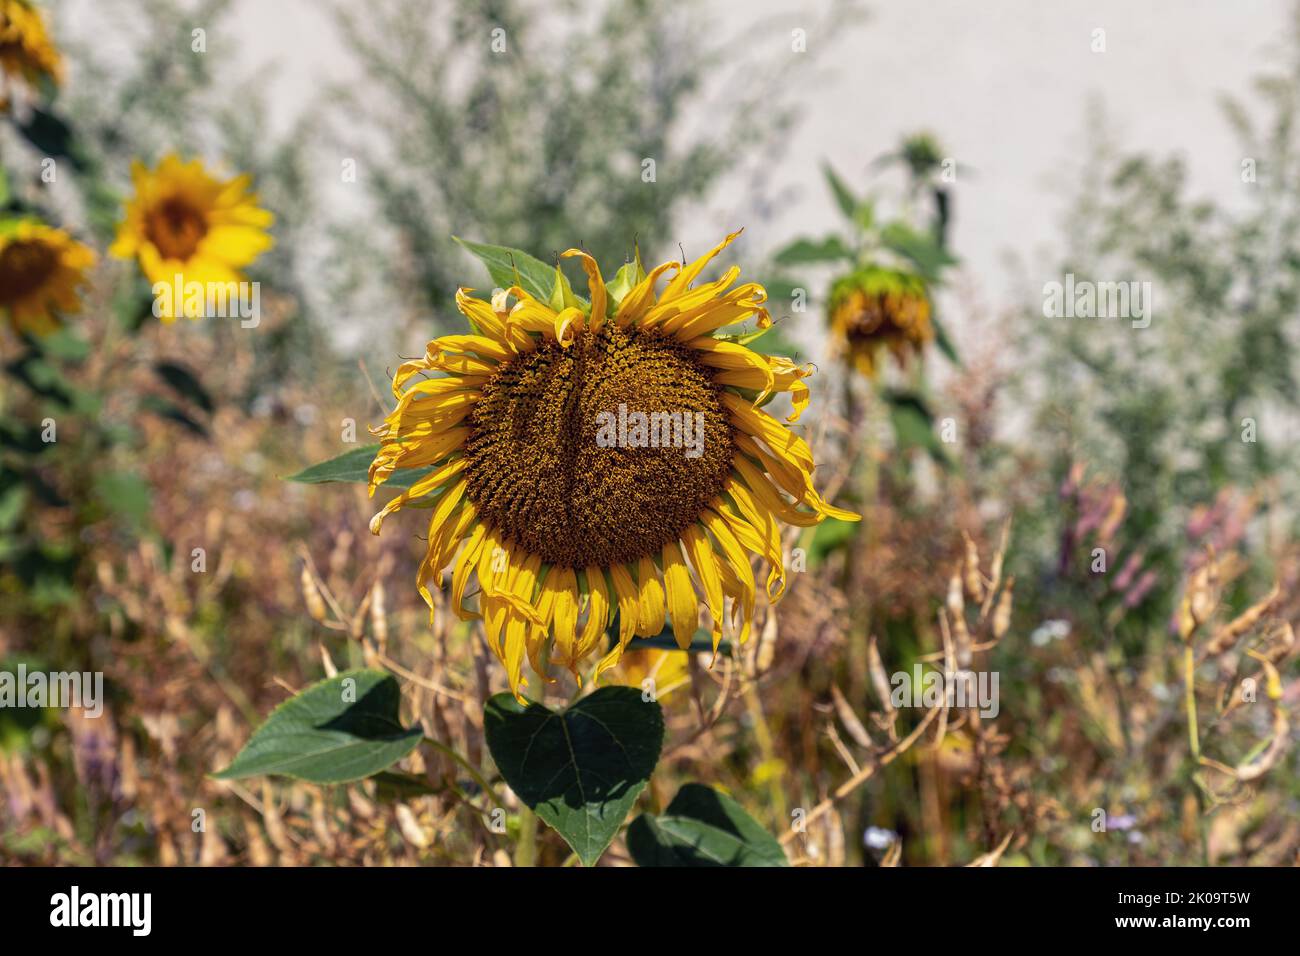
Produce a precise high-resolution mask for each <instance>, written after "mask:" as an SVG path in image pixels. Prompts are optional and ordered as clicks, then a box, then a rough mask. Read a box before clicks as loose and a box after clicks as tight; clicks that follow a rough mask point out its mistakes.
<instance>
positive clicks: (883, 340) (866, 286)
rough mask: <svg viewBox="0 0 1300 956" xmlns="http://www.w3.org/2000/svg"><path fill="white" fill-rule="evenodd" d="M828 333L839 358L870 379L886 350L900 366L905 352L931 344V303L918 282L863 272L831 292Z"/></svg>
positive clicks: (877, 270) (888, 272)
mask: <svg viewBox="0 0 1300 956" xmlns="http://www.w3.org/2000/svg"><path fill="white" fill-rule="evenodd" d="M830 319H831V331H832V333H833V335H834V337H835V339H836V340H837V341H838V343H839V347H840V349H841V351H842V353H843V354H844V355H845V356H846V358H848V359H849V360H850V361H851V362H853V364H854V365H855V366H856V367H857V369H858V370H859V371H860V372H862V374H864V375H866V376H868V377H870V378H874V377H875V375H876V371H877V364H876V362H877V356H878V354H879V352H880V351H881V349H882V348H885V347H888V348H889V350H890V351H891V352H893V354H894V357H895V358H896V359H898V362H899V364H900V365H901V364H904V363H906V361H907V355H908V352H909V350H910V351H913V352H915V353H916V354H918V355H919V354H920V353H921V350H922V349H923V348H924V347H925V344H926V343H927V342H929V341H930V340H931V339H933V338H934V328H933V327H932V326H931V324H930V297H929V296H928V295H927V293H926V288H925V281H924V280H923V279H921V277H920V276H916V275H913V274H911V273H908V272H902V271H899V270H897V269H886V268H882V267H880V266H867V267H866V268H863V269H859V270H857V271H856V272H853V273H850V274H849V275H847V276H844V277H843V278H842V279H839V280H837V281H836V282H835V284H834V285H833V286H832V287H831V296H830Z"/></svg>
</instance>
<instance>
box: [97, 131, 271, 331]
mask: <svg viewBox="0 0 1300 956" xmlns="http://www.w3.org/2000/svg"><path fill="white" fill-rule="evenodd" d="M131 178H132V180H133V181H134V183H135V195H134V196H133V197H132V198H131V199H130V200H129V201H128V202H127V204H126V218H125V219H124V220H123V221H122V223H121V224H119V226H118V228H117V238H116V240H115V241H114V242H113V245H112V246H111V247H110V248H109V254H110V255H113V256H116V257H118V258H120V259H130V258H132V257H135V258H136V259H138V260H139V262H140V268H141V269H142V270H143V271H144V274H145V276H146V277H148V279H149V281H150V282H151V283H155V284H156V283H166V284H167V285H168V286H172V285H173V284H177V285H184V286H187V285H188V284H190V283H198V284H199V285H200V286H202V287H204V288H205V289H211V288H212V286H213V285H226V284H228V283H231V282H242V281H243V279H244V276H243V273H241V272H240V270H241V269H242V268H244V267H245V266H247V265H249V264H250V263H251V262H252V261H253V260H254V259H256V258H257V257H258V256H259V255H261V254H262V253H263V252H265V251H266V250H267V249H269V248H271V246H272V244H273V243H274V240H273V239H272V238H271V235H270V234H269V233H268V232H267V231H266V230H267V229H269V228H270V226H271V224H272V223H273V222H274V221H275V217H274V216H273V215H272V214H271V213H269V212H267V211H266V210H265V209H262V208H261V207H259V206H258V205H257V194H256V193H250V192H249V191H248V187H249V183H250V181H251V179H250V177H249V176H247V175H244V176H236V177H234V178H233V179H227V180H220V179H217V178H216V177H215V176H213V175H211V174H210V173H209V172H208V171H207V170H206V169H205V168H204V167H203V164H202V163H201V162H200V161H199V160H197V159H193V160H190V161H189V162H188V163H187V162H183V161H182V160H181V158H180V157H179V156H177V155H176V154H175V153H171V154H169V155H167V156H165V157H163V160H162V162H160V163H159V164H158V167H157V168H156V169H153V170H150V169H146V168H145V166H144V165H143V164H142V163H140V162H139V161H137V162H135V163H133V164H132V166H131ZM178 277H179V278H178ZM199 298H200V297H197V296H195V297H191V296H183V297H172V296H168V297H166V300H167V301H168V302H169V303H171V304H172V305H173V307H171V308H166V307H164V308H163V309H162V315H161V318H162V319H163V321H165V322H174V321H175V320H176V313H177V312H178V311H180V312H183V313H184V314H185V315H186V316H187V317H189V318H200V317H201V316H202V310H201V308H200V307H199V305H198V300H199ZM173 299H174V300H176V301H175V302H172V300H173ZM176 304H179V305H181V308H180V309H179V310H178V309H177V308H175V307H174V305H176Z"/></svg>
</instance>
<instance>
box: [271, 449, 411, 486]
mask: <svg viewBox="0 0 1300 956" xmlns="http://www.w3.org/2000/svg"><path fill="white" fill-rule="evenodd" d="M377 451H379V446H378V445H366V446H364V447H362V448H354V449H353V450H352V451H347V452H344V453H343V454H341V455H339V456H338V457H337V458H331V459H330V460H329V461H322V462H321V463H320V464H318V465H312V466H311V467H310V468H304V469H303V470H302V471H300V472H298V474H296V475H290V476H289V477H288V478H286V479H285V481H298V482H302V483H303V484H308V485H323V484H325V483H327V482H331V481H347V482H359V483H360V484H363V485H364V484H367V483H368V482H369V481H370V463H371V462H372V461H374V460H375V452H377ZM432 470H433V469H432V468H399V469H397V470H396V471H394V472H393V474H392V475H391V476H390V477H389V479H388V481H387V482H385V483H384V487H385V488H394V489H401V488H409V487H411V485H413V484H415V483H416V482H417V481H419V480H420V479H421V478H423V477H424V476H425V475H427V474H428V473H429V472H431V471H432Z"/></svg>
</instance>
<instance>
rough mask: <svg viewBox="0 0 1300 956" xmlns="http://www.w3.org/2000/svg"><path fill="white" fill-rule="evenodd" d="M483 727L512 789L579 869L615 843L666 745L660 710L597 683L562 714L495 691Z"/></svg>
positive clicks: (629, 692) (624, 690)
mask: <svg viewBox="0 0 1300 956" xmlns="http://www.w3.org/2000/svg"><path fill="white" fill-rule="evenodd" d="M483 725H484V731H485V732H486V734H487V743H488V749H490V750H491V751H492V759H494V760H495V761H496V763H497V767H498V768H500V770H501V775H502V776H503V777H505V779H506V783H508V784H509V785H510V789H512V790H513V791H514V792H515V793H516V794H518V795H519V799H521V800H522V801H524V803H526V804H528V806H530V807H531V808H532V809H533V811H534V812H535V813H536V814H537V815H538V817H540V818H541V819H542V820H543V821H544V822H545V823H546V824H547V825H548V826H550V827H552V828H554V829H555V830H556V831H558V832H559V834H560V836H562V837H564V839H565V841H566V842H567V843H568V844H569V846H571V847H573V852H574V853H576V854H577V855H578V859H580V860H581V861H582V863H583V865H584V866H591V865H592V864H593V863H595V862H596V860H598V859H599V858H600V855H601V854H602V853H604V852H605V848H606V847H608V846H609V844H610V843H611V841H613V839H614V836H615V834H617V833H618V829H619V827H620V826H622V825H623V821H624V820H625V819H627V814H628V810H630V809H631V807H632V804H633V803H634V802H636V798H637V796H638V795H639V794H640V793H641V791H642V790H644V789H645V785H646V782H647V781H649V779H650V773H651V772H652V771H653V770H654V768H655V764H656V763H657V762H658V761H659V751H660V749H661V748H662V747H663V742H664V717H663V711H662V710H661V709H660V708H659V705H658V704H657V703H655V702H654V701H644V700H642V698H641V692H640V691H639V690H636V689H635V688H632V687H602V688H600V689H599V690H597V691H595V692H594V693H592V694H590V695H588V696H587V697H584V698H582V699H581V700H579V701H578V702H577V703H575V704H573V705H572V706H570V707H569V708H568V709H567V710H565V711H562V712H560V713H556V712H555V711H552V710H548V709H547V708H546V707H543V706H542V705H541V704H529V705H528V706H527V707H525V706H524V705H522V704H520V703H519V701H517V700H515V698H514V697H512V696H511V695H510V694H497V695H496V696H495V697H493V698H492V699H491V700H489V701H488V703H487V706H486V707H485V708H484V711H483Z"/></svg>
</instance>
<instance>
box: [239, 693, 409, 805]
mask: <svg viewBox="0 0 1300 956" xmlns="http://www.w3.org/2000/svg"><path fill="white" fill-rule="evenodd" d="M401 702H402V691H401V688H400V687H398V685H397V681H396V679H394V677H393V676H392V675H391V674H386V673H384V672H383V671H376V670H351V671H344V672H342V673H340V674H338V675H336V676H334V677H331V678H330V679H329V680H323V681H321V682H320V683H319V684H313V685H312V686H311V687H308V688H307V689H306V690H305V691H303V692H302V693H300V694H298V695H296V696H294V697H290V698H289V699H288V700H286V701H285V702H284V703H283V704H281V705H280V706H279V707H277V708H275V710H273V711H271V716H269V717H267V718H266V721H265V722H264V723H263V724H262V726H260V727H258V728H257V730H255V731H253V736H252V737H250V738H249V741H248V743H246V744H245V745H244V749H243V750H241V751H239V754H238V755H237V756H236V757H235V759H234V761H233V762H232V763H231V764H230V766H229V767H227V768H226V769H225V770H222V771H221V772H220V773H217V774H214V776H215V777H216V778H217V779H218V780H235V779H238V778H239V777H252V776H258V775H261V774H279V775H282V776H286V777H297V778H298V779H299V780H308V781H311V782H312V783H346V782H347V781H349V780H360V779H361V778H362V777H369V776H370V775H372V774H376V773H378V772H379V771H381V770H384V769H386V768H387V767H390V766H392V765H393V764H395V763H396V762H397V761H398V760H400V759H401V758H403V757H405V756H406V755H407V754H408V753H410V752H411V751H412V750H414V749H415V746H416V744H418V743H419V742H420V739H421V738H422V737H423V736H424V733H423V731H422V730H421V729H420V728H419V727H418V726H417V727H409V728H408V727H403V726H402V723H401V718H400V716H399V714H398V709H399V707H400V706H401Z"/></svg>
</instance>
